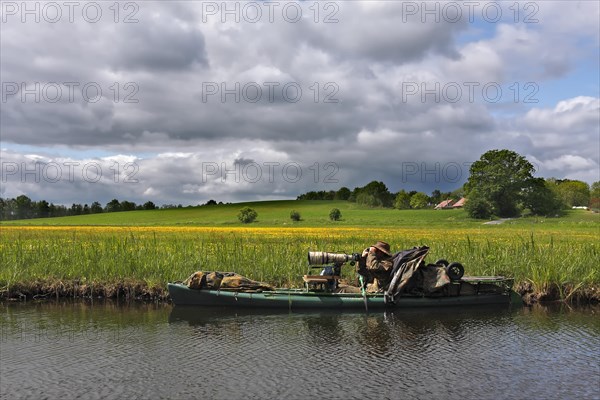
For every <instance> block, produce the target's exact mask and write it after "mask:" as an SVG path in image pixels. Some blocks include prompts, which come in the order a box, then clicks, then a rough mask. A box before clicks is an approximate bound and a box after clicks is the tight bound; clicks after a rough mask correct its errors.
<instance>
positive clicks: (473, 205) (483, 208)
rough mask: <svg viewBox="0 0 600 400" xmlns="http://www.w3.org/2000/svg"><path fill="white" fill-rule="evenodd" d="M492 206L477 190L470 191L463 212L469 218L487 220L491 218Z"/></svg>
mask: <svg viewBox="0 0 600 400" xmlns="http://www.w3.org/2000/svg"><path fill="white" fill-rule="evenodd" d="M492 208H493V206H492V204H491V203H490V202H489V201H488V200H487V199H486V198H485V197H484V196H482V195H481V194H480V193H479V191H478V190H471V192H470V194H469V198H468V199H467V202H466V203H465V210H466V211H467V214H469V216H470V217H471V218H477V219H489V218H490V217H491V216H492Z"/></svg>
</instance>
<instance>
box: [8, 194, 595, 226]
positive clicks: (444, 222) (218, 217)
mask: <svg viewBox="0 0 600 400" xmlns="http://www.w3.org/2000/svg"><path fill="white" fill-rule="evenodd" d="M245 206H248V207H251V208H253V209H255V210H256V211H257V212H258V218H257V220H256V221H255V222H253V223H251V224H242V223H241V222H239V221H238V219H237V214H238V212H239V210H240V209H241V208H242V207H245ZM332 208H339V209H340V211H341V212H342V220H341V221H335V222H334V221H330V220H329V211H330V210H331V209H332ZM292 210H297V211H298V212H300V214H301V216H302V220H301V221H298V222H294V221H292V220H291V219H290V212H291V211H292ZM483 222H484V221H479V220H474V219H471V218H469V217H468V216H467V214H466V212H465V211H464V210H429V209H428V210H395V209H383V208H380V209H378V208H375V209H372V208H365V207H361V206H358V205H356V204H355V203H350V202H347V201H294V200H283V201H265V202H251V203H236V204H223V205H215V206H201V207H184V208H176V209H166V210H152V211H128V212H116V213H104V214H93V215H78V216H72V217H59V218H38V219H29V220H18V221H5V222H2V223H1V224H0V226H1V225H6V226H14V225H16V226H25V225H35V226H89V225H95V226H251V227H278V226H285V227H288V226H301V227H320V226H332V227H334V226H368V227H381V226H394V227H402V228H408V227H424V226H429V227H432V228H444V227H453V228H455V227H480V226H481V225H482V223H483ZM599 222H600V214H593V213H591V212H587V211H583V210H568V211H567V212H566V216H564V217H561V218H540V217H531V218H518V219H515V220H511V221H506V222H505V223H504V224H502V225H498V226H497V227H499V226H502V227H515V226H516V227H541V226H544V227H546V226H547V227H553V228H560V227H563V226H568V227H569V228H582V227H583V228H585V227H593V226H595V227H596V228H597V229H598V227H600V224H599ZM497 227H496V228H497Z"/></svg>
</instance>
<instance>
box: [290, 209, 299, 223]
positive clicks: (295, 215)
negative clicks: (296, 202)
mask: <svg viewBox="0 0 600 400" xmlns="http://www.w3.org/2000/svg"><path fill="white" fill-rule="evenodd" d="M290 219H291V220H292V221H300V220H301V219H302V217H301V216H300V213H299V212H298V211H296V210H292V211H291V212H290Z"/></svg>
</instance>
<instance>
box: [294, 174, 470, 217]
mask: <svg viewBox="0 0 600 400" xmlns="http://www.w3.org/2000/svg"><path fill="white" fill-rule="evenodd" d="M461 196H462V189H458V190H455V191H453V192H442V191H440V190H439V189H436V190H434V191H433V192H431V195H427V194H425V193H423V192H417V191H416V190H412V191H408V192H407V191H406V190H400V191H399V192H396V193H393V192H390V190H389V189H388V187H387V186H386V185H385V183H383V182H380V181H371V182H369V183H368V184H366V185H365V186H362V187H356V188H354V190H350V189H349V188H347V187H342V188H340V189H339V190H337V191H335V190H330V191H310V192H307V193H304V194H301V195H300V196H298V197H297V198H296V200H347V201H350V202H354V203H357V204H360V205H363V206H367V207H383V208H397V209H401V210H403V209H410V208H414V209H420V208H426V207H430V206H435V205H436V204H438V203H439V202H441V201H442V200H445V199H447V198H451V197H461Z"/></svg>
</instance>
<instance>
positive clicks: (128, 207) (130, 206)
mask: <svg viewBox="0 0 600 400" xmlns="http://www.w3.org/2000/svg"><path fill="white" fill-rule="evenodd" d="M121 211H135V203H133V202H131V201H127V200H123V201H122V202H121Z"/></svg>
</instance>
